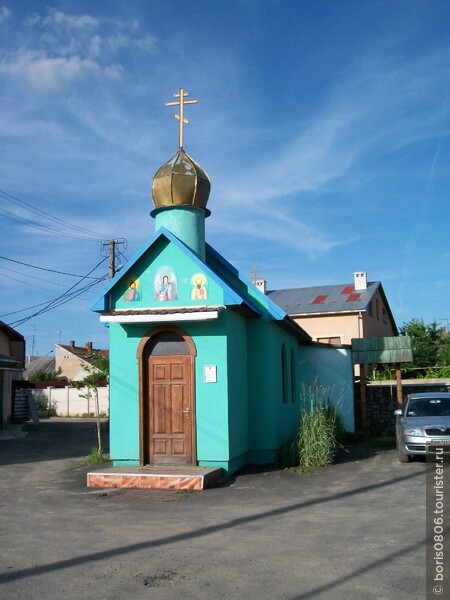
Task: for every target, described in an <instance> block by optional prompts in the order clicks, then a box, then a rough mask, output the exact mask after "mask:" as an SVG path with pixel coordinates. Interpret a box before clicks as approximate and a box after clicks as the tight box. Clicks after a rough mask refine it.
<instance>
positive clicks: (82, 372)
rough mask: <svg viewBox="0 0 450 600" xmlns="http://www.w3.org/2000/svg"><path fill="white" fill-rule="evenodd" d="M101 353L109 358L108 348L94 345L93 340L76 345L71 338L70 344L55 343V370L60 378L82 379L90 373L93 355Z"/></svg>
mask: <svg viewBox="0 0 450 600" xmlns="http://www.w3.org/2000/svg"><path fill="white" fill-rule="evenodd" d="M93 354H101V355H102V356H104V357H105V358H108V355H109V352H108V350H100V349H96V348H93V347H92V342H86V345H85V346H76V345H75V341H74V340H71V341H70V342H69V345H68V346H64V345H62V344H55V362H54V365H55V371H56V373H57V374H58V377H59V378H62V377H66V378H67V379H68V380H69V381H81V380H82V379H84V378H85V377H86V376H87V375H89V374H90V368H91V366H92V355H93Z"/></svg>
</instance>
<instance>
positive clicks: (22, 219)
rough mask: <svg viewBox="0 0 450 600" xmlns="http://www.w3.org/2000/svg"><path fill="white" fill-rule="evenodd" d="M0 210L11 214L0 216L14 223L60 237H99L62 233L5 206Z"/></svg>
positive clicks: (87, 238) (88, 238) (84, 238)
mask: <svg viewBox="0 0 450 600" xmlns="http://www.w3.org/2000/svg"><path fill="white" fill-rule="evenodd" d="M0 210H2V211H3V212H4V213H8V214H9V215H13V216H11V217H8V216H7V215H6V214H3V215H2V214H0V217H3V218H5V219H9V220H10V221H13V222H15V223H19V224H20V225H25V227H30V228H32V229H38V230H40V231H45V232H47V233H51V234H52V235H60V236H62V237H68V238H72V239H74V240H83V241H85V242H97V241H100V240H99V238H92V237H86V236H84V237H81V236H80V235H74V234H72V233H64V232H62V231H60V230H58V229H52V228H51V227H46V226H45V225H41V224H40V223H37V222H36V221H30V219H26V218H25V217H19V216H18V215H16V214H15V213H12V212H10V211H9V210H6V209H5V208H2V209H0Z"/></svg>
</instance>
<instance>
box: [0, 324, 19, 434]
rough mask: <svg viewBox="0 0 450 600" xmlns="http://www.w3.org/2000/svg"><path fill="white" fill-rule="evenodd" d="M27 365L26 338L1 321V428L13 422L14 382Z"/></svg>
mask: <svg viewBox="0 0 450 600" xmlns="http://www.w3.org/2000/svg"><path fill="white" fill-rule="evenodd" d="M24 365H25V338H24V337H23V335H21V334H20V333H18V332H17V331H16V330H15V329H12V327H9V325H6V324H5V323H3V322H2V321H0V428H2V427H4V426H5V425H6V424H7V423H9V422H10V421H11V415H12V381H13V379H14V378H15V377H17V376H19V375H20V373H21V371H22V369H23V368H24Z"/></svg>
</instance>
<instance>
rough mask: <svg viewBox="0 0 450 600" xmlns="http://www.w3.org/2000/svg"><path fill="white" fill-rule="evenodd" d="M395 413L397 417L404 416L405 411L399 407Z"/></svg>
mask: <svg viewBox="0 0 450 600" xmlns="http://www.w3.org/2000/svg"><path fill="white" fill-rule="evenodd" d="M394 415H395V416H396V417H401V416H403V411H402V409H401V408H397V410H394Z"/></svg>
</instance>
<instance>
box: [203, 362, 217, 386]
mask: <svg viewBox="0 0 450 600" xmlns="http://www.w3.org/2000/svg"><path fill="white" fill-rule="evenodd" d="M203 381H204V382H205V383H217V365H204V367H203Z"/></svg>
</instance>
